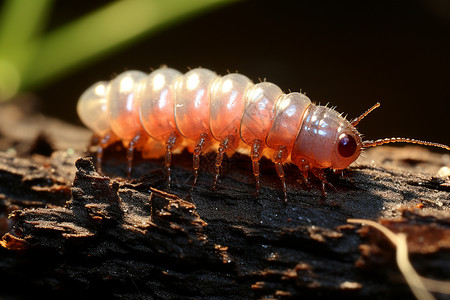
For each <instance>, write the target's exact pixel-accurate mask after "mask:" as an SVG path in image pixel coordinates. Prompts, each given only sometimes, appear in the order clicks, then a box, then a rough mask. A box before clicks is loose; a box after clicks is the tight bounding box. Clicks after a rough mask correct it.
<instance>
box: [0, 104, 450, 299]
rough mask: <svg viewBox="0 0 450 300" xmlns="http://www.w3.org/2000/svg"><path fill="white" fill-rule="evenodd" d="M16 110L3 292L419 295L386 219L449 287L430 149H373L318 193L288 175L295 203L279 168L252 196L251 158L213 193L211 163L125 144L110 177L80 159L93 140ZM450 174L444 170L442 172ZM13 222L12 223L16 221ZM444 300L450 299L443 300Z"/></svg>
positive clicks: (447, 230) (8, 113) (7, 151)
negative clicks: (151, 154)
mask: <svg viewBox="0 0 450 300" xmlns="http://www.w3.org/2000/svg"><path fill="white" fill-rule="evenodd" d="M31 111H32V110H26V109H25V110H23V109H18V107H17V106H11V105H9V106H3V107H1V110H0V117H1V118H0V132H1V133H2V136H1V139H0V145H1V149H2V150H3V151H2V152H0V231H1V234H2V235H3V238H2V240H1V242H0V245H1V246H2V247H0V257H1V258H0V280H1V281H0V282H2V289H1V292H0V296H10V297H27V296H37V295H46V296H54V297H62V296H65V297H79V296H91V297H94V296H98V295H101V296H103V297H117V298H157V299H160V298H163V299H179V298H192V299H199V298H217V299H221V298H223V299H229V298H233V299H249V298H282V299H284V298H300V297H308V298H310V297H317V298H331V297H346V298H361V297H368V298H380V299H386V298H391V299H393V298H396V297H400V296H401V297H402V298H412V297H413V295H412V293H411V292H410V289H409V287H408V286H407V285H406V284H405V282H404V280H403V278H402V276H401V274H400V273H399V271H398V268H397V266H396V264H395V250H394V247H393V246H392V245H391V244H390V243H389V242H388V240H387V239H386V238H385V237H384V236H383V235H381V234H380V233H379V232H378V231H376V230H373V229H368V228H364V229H362V230H360V228H361V226H359V225H352V224H349V223H347V221H346V220H347V219H348V218H365V219H371V220H378V221H379V222H380V223H382V224H384V225H385V226H387V227H388V228H390V229H391V230H393V231H394V232H405V233H407V234H408V247H409V251H410V258H411V261H412V262H413V265H414V267H415V268H416V269H417V270H418V272H419V273H420V274H421V275H423V276H427V277H432V278H436V279H441V280H445V279H448V278H450V260H449V258H450V251H449V250H450V212H449V210H450V181H449V178H448V175H447V177H445V176H441V177H438V176H437V174H438V172H439V170H440V172H441V173H443V172H444V173H445V172H446V171H445V169H444V168H442V169H441V167H443V166H445V165H448V164H449V160H450V159H449V155H448V154H435V153H432V152H429V151H428V150H427V149H425V148H421V147H402V148H393V147H387V146H385V147H379V148H375V149H373V150H371V151H366V153H365V156H364V157H363V158H360V159H359V160H358V162H357V164H356V165H354V166H352V167H351V168H350V169H349V170H348V172H347V174H346V175H347V177H348V178H340V177H338V176H336V175H333V174H329V175H328V177H329V179H330V182H331V183H332V184H333V185H334V186H335V187H336V190H332V189H329V190H328V196H327V197H326V198H325V199H324V198H322V197H321V191H320V184H319V182H316V181H314V180H313V184H314V186H313V187H312V188H311V189H309V190H308V189H306V188H305V187H304V186H303V184H302V183H301V182H297V181H296V179H297V178H299V174H298V171H297V170H296V168H295V167H287V170H286V173H287V183H288V202H287V204H283V202H282V197H283V193H282V190H281V184H280V182H279V180H278V178H277V176H276V173H275V171H274V167H273V164H272V163H271V162H270V161H268V160H263V161H262V163H261V169H262V177H261V179H262V190H261V193H260V196H259V197H258V198H255V197H254V195H253V194H254V192H255V188H254V180H253V176H252V174H251V163H250V159H249V158H248V157H246V156H243V155H235V156H233V157H232V158H229V159H227V160H226V164H225V166H224V168H223V172H222V176H221V182H220V184H219V186H218V189H217V190H216V191H211V185H212V181H213V169H214V167H213V166H214V154H208V155H206V156H204V157H202V167H201V173H200V177H199V182H198V185H197V186H196V187H195V188H193V189H192V192H191V182H192V179H193V176H192V174H193V172H192V167H191V166H192V156H191V154H189V153H186V152H183V153H181V154H178V155H175V156H174V158H173V164H174V166H173V173H172V177H173V184H172V186H171V190H170V191H169V190H167V179H166V177H165V174H164V172H163V167H162V163H161V162H162V160H142V159H140V157H139V153H138V154H137V155H136V158H135V161H134V169H133V175H132V179H131V180H127V179H124V178H125V177H126V175H125V174H126V161H125V156H126V155H125V151H124V149H123V148H121V147H120V145H113V146H111V147H110V148H109V149H108V150H107V151H106V153H105V161H104V171H105V174H107V176H102V175H99V174H98V173H97V172H96V170H95V167H94V163H93V159H92V158H83V157H87V156H89V155H86V154H84V152H83V148H84V147H85V146H86V145H88V142H89V138H90V133H89V132H88V131H87V130H85V129H82V128H79V127H76V126H71V125H67V124H64V123H61V122H58V121H55V120H52V119H48V118H45V117H42V116H39V115H35V114H33V113H31ZM444 175H445V174H444ZM8 215H9V216H10V218H9V219H7V216H8ZM435 296H437V297H440V298H445V297H446V295H442V294H435Z"/></svg>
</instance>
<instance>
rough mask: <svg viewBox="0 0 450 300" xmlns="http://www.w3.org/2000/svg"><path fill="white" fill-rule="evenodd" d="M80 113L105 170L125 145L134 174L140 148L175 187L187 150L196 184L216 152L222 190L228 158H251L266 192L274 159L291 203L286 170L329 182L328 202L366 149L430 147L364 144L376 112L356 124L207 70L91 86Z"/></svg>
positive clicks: (134, 74)
mask: <svg viewBox="0 0 450 300" xmlns="http://www.w3.org/2000/svg"><path fill="white" fill-rule="evenodd" d="M378 105H379V104H377V105H375V106H374V107H373V108H372V109H371V110H373V109H374V108H376V107H378ZM77 110H78V114H79V116H80V118H81V120H82V121H83V122H84V123H85V125H86V126H87V127H89V128H90V129H92V130H93V131H94V132H95V133H97V134H98V135H99V136H101V137H102V138H103V139H102V141H101V142H100V145H99V146H100V147H99V155H98V161H99V162H100V163H99V167H100V164H101V153H102V151H103V150H102V149H103V148H104V147H106V146H107V145H108V144H109V143H110V142H111V141H112V140H115V139H116V140H117V139H120V140H122V141H123V143H124V145H125V147H128V149H129V151H128V159H129V172H130V173H131V161H132V157H133V151H134V149H135V148H139V149H141V150H143V153H144V156H147V157H159V156H161V155H163V156H164V155H165V165H166V167H167V170H168V174H169V183H170V165H171V158H172V154H173V152H174V151H176V150H179V149H182V148H184V147H187V148H188V150H189V151H190V152H192V153H193V154H194V158H193V166H194V170H195V179H194V184H195V182H196V180H197V174H198V169H199V158H200V155H201V154H202V153H204V152H205V151H206V150H207V149H211V148H212V149H217V153H218V154H217V159H216V175H215V180H214V187H215V186H216V183H217V181H218V178H219V173H220V167H221V164H222V159H223V155H224V153H225V152H228V153H232V152H233V151H245V152H247V153H248V154H249V155H250V157H251V160H252V166H253V173H254V175H255V178H256V183H257V191H258V190H259V187H260V185H259V175H260V174H259V160H260V159H261V157H262V156H263V155H269V156H270V157H271V158H272V160H273V162H274V163H275V167H276V171H277V173H278V175H279V177H280V179H281V181H282V184H283V191H284V198H285V200H286V198H287V194H286V184H285V178H284V171H283V164H285V163H287V162H292V163H293V164H295V165H297V166H298V167H299V169H300V170H301V171H302V174H303V178H304V181H305V183H307V184H308V177H309V173H310V172H312V174H314V175H315V176H316V177H317V178H319V179H320V180H321V181H322V190H323V193H324V194H325V192H324V186H325V184H326V183H328V182H327V181H326V178H325V176H324V173H323V170H324V169H327V168H330V169H334V170H341V169H345V168H347V167H348V166H349V165H350V164H351V163H352V162H353V161H354V160H356V159H357V158H358V157H359V155H360V152H361V149H362V148H363V147H370V146H375V145H378V144H382V143H387V142H396V141H407V142H416V143H419V142H420V143H427V142H421V141H416V140H411V139H395V140H394V139H389V141H388V139H385V140H378V141H375V142H371V141H366V142H362V141H361V136H360V134H359V133H358V131H357V130H356V128H355V126H356V125H357V124H358V122H359V121H360V120H361V119H362V118H363V117H364V116H365V115H367V114H368V113H369V112H370V111H371V110H369V111H367V112H366V113H365V114H363V115H362V116H361V117H359V118H358V119H356V120H354V121H352V122H349V121H348V120H346V119H345V118H343V117H342V116H341V115H340V114H338V113H337V112H336V111H334V110H333V109H331V108H328V107H324V106H316V105H314V104H312V103H311V101H310V100H309V98H308V97H306V96H305V95H304V94H301V93H295V92H294V93H289V94H284V93H283V92H282V91H281V89H280V88H279V87H278V86H276V85H275V84H273V83H269V82H261V83H257V84H253V83H252V82H251V80H250V79H248V78H247V77H245V76H244V75H241V74H237V73H233V74H228V75H226V76H223V77H220V76H218V75H216V74H215V73H214V72H212V71H210V70H207V69H202V68H198V69H193V70H191V71H189V72H187V73H186V74H184V75H183V74H181V73H180V72H178V71H176V70H174V69H170V68H161V69H158V70H156V71H153V72H152V73H150V74H148V75H147V74H145V73H142V72H139V71H127V72H124V73H122V74H120V75H119V76H118V77H116V78H115V79H114V80H112V81H111V82H110V83H107V82H99V83H96V84H94V85H93V86H91V87H90V88H89V89H88V90H87V91H86V92H85V93H84V94H83V95H82V96H81V97H80V100H79V102H78V105H77ZM105 120H107V121H105ZM108 121H109V126H108V124H107V122H108ZM428 144H429V145H433V146H436V145H438V146H439V147H440V146H443V147H447V146H445V145H440V144H433V143H428Z"/></svg>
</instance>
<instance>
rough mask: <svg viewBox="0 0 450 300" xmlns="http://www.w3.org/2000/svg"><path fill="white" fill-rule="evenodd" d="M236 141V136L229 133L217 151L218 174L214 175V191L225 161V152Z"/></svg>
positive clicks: (216, 166) (216, 167) (216, 165)
mask: <svg viewBox="0 0 450 300" xmlns="http://www.w3.org/2000/svg"><path fill="white" fill-rule="evenodd" d="M234 141H235V136H234V135H228V136H226V137H225V138H224V139H223V140H222V141H221V142H220V145H219V149H218V151H217V157H216V164H215V171H216V174H215V176H214V182H213V186H212V190H213V191H214V190H215V189H216V187H217V182H218V180H219V176H220V169H221V166H222V161H223V155H224V154H225V152H226V151H227V150H228V149H230V146H232V145H233V144H234Z"/></svg>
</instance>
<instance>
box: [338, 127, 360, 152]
mask: <svg viewBox="0 0 450 300" xmlns="http://www.w3.org/2000/svg"><path fill="white" fill-rule="evenodd" d="M356 148H357V145H356V141H355V138H354V137H352V136H351V135H348V134H346V133H343V134H341V135H340V136H339V143H338V152H339V154H340V155H341V156H342V157H345V158H347V157H350V156H352V155H353V154H355V152H356Z"/></svg>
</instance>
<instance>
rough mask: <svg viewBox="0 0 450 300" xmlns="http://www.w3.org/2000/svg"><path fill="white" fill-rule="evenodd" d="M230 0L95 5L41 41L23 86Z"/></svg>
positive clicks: (143, 0) (151, 0)
mask: <svg viewBox="0 0 450 300" xmlns="http://www.w3.org/2000/svg"><path fill="white" fill-rule="evenodd" d="M229 2H233V1H230V0H189V1H186V0H170V1H160V0H127V1H117V2H114V3H112V4H110V5H108V6H106V7H104V8H102V9H99V10H97V11H95V12H93V13H91V14H89V15H87V16H85V17H83V18H81V19H79V20H77V21H75V22H73V23H71V24H68V25H66V26H64V27H62V28H59V29H58V30H55V31H54V32H51V33H49V34H48V36H47V37H46V38H45V40H43V41H42V42H41V48H40V49H39V51H38V52H37V57H36V59H35V60H34V64H32V66H31V68H30V70H29V71H28V72H27V74H28V75H29V76H27V77H26V78H25V79H26V80H25V87H27V88H33V87H35V86H37V85H40V84H43V83H45V82H47V81H49V80H51V79H52V78H54V77H57V76H61V75H63V74H65V73H67V72H69V71H71V70H74V69H76V68H80V67H81V65H82V64H84V63H87V62H89V61H92V60H94V59H96V58H98V57H100V56H103V55H105V54H106V53H109V52H112V51H114V50H117V48H118V47H120V46H123V45H124V44H125V43H129V42H132V41H134V40H136V39H137V38H139V37H142V36H143V35H144V34H147V33H149V32H153V31H156V30H157V29H160V28H161V27H163V26H166V25H168V24H173V23H174V22H178V21H180V20H181V19H183V18H186V17H187V16H189V15H192V14H194V13H199V12H200V11H203V10H205V9H208V8H212V7H216V6H218V5H220V4H225V3H229Z"/></svg>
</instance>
